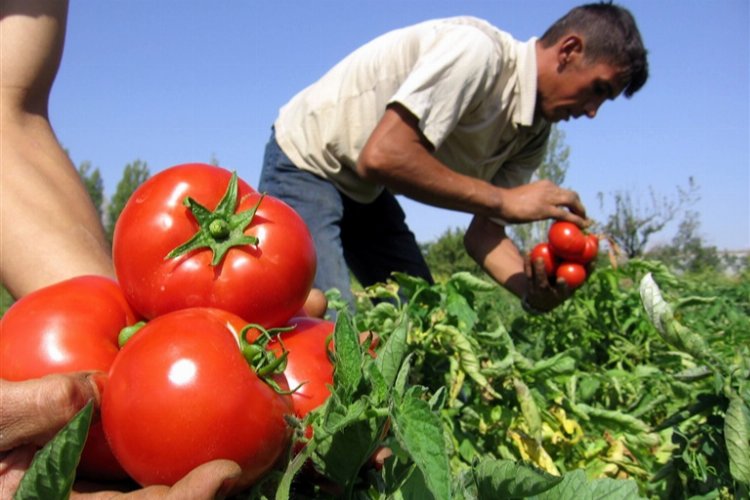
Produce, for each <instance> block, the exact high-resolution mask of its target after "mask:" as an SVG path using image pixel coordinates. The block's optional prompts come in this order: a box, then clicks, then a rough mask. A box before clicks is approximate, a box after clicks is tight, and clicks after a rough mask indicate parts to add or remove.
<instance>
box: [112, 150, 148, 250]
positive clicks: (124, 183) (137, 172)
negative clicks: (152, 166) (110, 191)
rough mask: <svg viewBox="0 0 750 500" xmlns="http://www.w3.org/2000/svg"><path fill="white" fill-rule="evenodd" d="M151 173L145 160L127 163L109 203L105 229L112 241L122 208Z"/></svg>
mask: <svg viewBox="0 0 750 500" xmlns="http://www.w3.org/2000/svg"><path fill="white" fill-rule="evenodd" d="M149 175H150V173H149V170H148V165H147V164H146V162H144V161H141V160H135V161H134V162H133V163H128V164H127V165H125V170H124V171H123V173H122V179H120V182H118V183H117V189H116V191H115V194H114V195H113V196H112V199H111V200H110V201H109V204H108V205H107V220H106V224H105V229H106V231H107V236H108V237H109V241H112V235H113V234H114V232H115V224H116V223H117V219H118V217H120V212H122V209H123V208H124V207H125V203H127V201H128V199H130V196H131V195H132V194H133V191H135V190H136V188H138V186H140V185H141V184H143V182H144V181H145V180H146V179H148V177H149Z"/></svg>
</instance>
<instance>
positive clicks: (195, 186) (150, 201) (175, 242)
mask: <svg viewBox="0 0 750 500" xmlns="http://www.w3.org/2000/svg"><path fill="white" fill-rule="evenodd" d="M230 177H231V173H230V172H229V171H227V170H225V169H223V168H220V167H215V166H211V165H205V164H184V165H178V166H175V167H171V168H169V169H166V170H164V171H162V172H159V173H158V174H156V175H154V176H153V177H151V178H150V179H148V180H147V181H146V182H144V183H143V184H142V185H141V186H139V188H138V189H136V191H135V192H134V193H133V195H132V196H131V198H130V200H129V201H128V203H127V204H126V205H125V208H124V209H123V211H122V214H121V215H120V218H119V219H118V222H117V225H116V227H115V232H114V241H113V258H114V264H115V270H116V272H117V277H118V280H119V281H120V283H121V285H122V287H123V290H124V291H125V295H126V296H127V298H128V300H129V301H130V303H131V304H132V305H133V307H134V308H135V309H136V310H138V311H139V312H140V313H141V314H142V315H143V316H145V317H147V318H154V317H156V316H159V315H162V314H165V313H168V312H171V311H176V310H179V309H185V308H190V307H214V308H219V309H224V310H227V311H230V312H232V313H234V314H237V315H238V316H240V317H242V318H244V319H245V320H247V321H248V322H252V323H258V324H261V325H262V326H264V327H266V328H270V327H274V326H279V325H281V324H284V323H285V322H286V321H287V320H288V319H289V318H290V317H292V316H293V315H294V314H295V313H296V312H297V311H299V310H300V309H301V308H302V306H303V304H304V303H305V299H306V298H307V294H308V292H309V291H310V289H311V287H312V281H313V278H314V275H315V262H316V258H315V247H314V244H313V240H312V237H311V235H310V232H309V230H308V228H307V226H306V225H305V223H304V221H303V220H302V218H301V217H300V216H299V215H298V214H297V213H296V212H295V211H294V210H293V209H292V208H291V207H289V206H288V205H286V204H285V203H284V202H282V201H281V200H279V199H277V198H274V197H271V196H265V197H264V198H263V200H262V201H261V203H260V206H259V207H258V210H257V213H256V215H255V217H254V218H253V220H252V222H251V223H250V225H249V226H248V227H247V228H246V229H245V231H244V234H246V235H252V236H256V237H257V238H258V239H259V241H258V244H257V245H249V244H245V245H242V246H237V247H233V248H231V249H229V250H228V251H227V253H226V255H225V256H224V258H223V260H222V261H221V262H220V263H219V264H218V265H217V266H215V267H214V266H212V265H211V259H212V252H211V250H209V249H207V248H204V249H198V250H194V251H191V252H189V253H187V254H184V255H182V256H178V257H174V258H169V259H166V258H165V257H166V256H167V254H169V253H170V252H171V251H172V250H173V249H175V248H176V247H178V246H180V245H182V244H183V243H185V242H186V241H188V240H189V239H190V238H191V237H192V236H193V235H194V234H195V233H196V232H197V230H198V227H199V226H198V223H197V222H196V219H195V217H194V215H193V214H192V212H191V211H190V209H189V208H188V207H186V206H184V205H183V200H184V199H185V197H187V196H190V197H192V198H193V199H195V200H196V201H197V202H198V203H200V204H201V205H203V206H204V207H206V208H207V209H208V210H211V211H213V210H214V209H215V208H216V206H217V204H218V202H219V201H220V200H221V198H222V197H223V195H224V193H225V191H226V189H227V186H228V184H229V180H230ZM260 197H261V195H260V194H259V193H258V192H257V191H255V190H254V189H253V188H252V187H250V186H249V185H248V184H247V183H245V182H244V181H242V180H241V179H238V196H237V198H238V200H239V204H238V206H237V209H236V211H235V212H237V213H238V212H241V211H244V210H247V209H251V208H253V207H254V206H255V205H256V204H257V203H258V200H259V198H260Z"/></svg>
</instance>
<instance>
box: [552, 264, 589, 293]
mask: <svg viewBox="0 0 750 500" xmlns="http://www.w3.org/2000/svg"><path fill="white" fill-rule="evenodd" d="M556 274H557V279H558V280H565V283H566V284H567V285H568V287H569V288H570V289H571V290H574V289H576V288H578V287H579V286H581V285H583V283H584V281H586V269H585V268H584V267H583V266H582V265H581V264H579V263H577V262H563V263H562V264H560V265H559V266H557V273H556Z"/></svg>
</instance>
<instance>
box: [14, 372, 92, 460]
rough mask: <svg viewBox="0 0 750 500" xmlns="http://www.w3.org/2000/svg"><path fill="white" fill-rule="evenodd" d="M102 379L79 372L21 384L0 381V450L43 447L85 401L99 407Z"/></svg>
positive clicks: (50, 376) (49, 376)
mask: <svg viewBox="0 0 750 500" xmlns="http://www.w3.org/2000/svg"><path fill="white" fill-rule="evenodd" d="M103 376H104V375H103V374H101V373H91V372H87V373H84V372H81V373H71V374H58V375H48V376H46V377H42V378H38V379H33V380H26V381H23V382H10V381H7V380H0V392H2V395H3V398H2V412H0V450H10V449H13V448H16V447H17V446H20V445H23V444H36V445H39V446H42V445H44V444H45V443H46V442H47V441H49V440H50V439H51V438H52V437H53V436H54V435H55V434H56V433H57V431H59V430H60V429H61V428H62V427H63V426H64V425H65V424H66V423H68V421H69V420H70V419H71V418H73V417H74V416H75V414H76V413H77V412H78V411H79V410H80V409H81V408H83V406H84V405H85V404H86V403H87V402H88V401H90V400H92V399H93V400H94V402H95V404H96V405H97V406H98V405H99V400H100V388H101V386H102V384H103V381H102V378H103Z"/></svg>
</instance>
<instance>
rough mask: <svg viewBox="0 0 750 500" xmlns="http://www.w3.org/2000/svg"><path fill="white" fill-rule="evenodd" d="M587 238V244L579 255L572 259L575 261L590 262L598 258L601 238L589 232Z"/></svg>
mask: <svg viewBox="0 0 750 500" xmlns="http://www.w3.org/2000/svg"><path fill="white" fill-rule="evenodd" d="M585 238H586V244H585V245H584V247H583V251H582V252H581V254H580V255H579V256H577V257H575V258H573V259H571V260H573V262H578V263H579V264H588V263H589V262H591V261H593V260H594V259H596V256H597V255H598V254H599V238H598V237H597V236H596V235H595V234H587V235H585Z"/></svg>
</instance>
